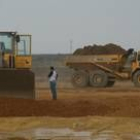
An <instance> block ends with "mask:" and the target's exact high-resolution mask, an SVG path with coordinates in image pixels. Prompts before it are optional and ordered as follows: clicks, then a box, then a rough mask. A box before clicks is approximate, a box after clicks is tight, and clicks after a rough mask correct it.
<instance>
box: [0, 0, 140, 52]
mask: <svg viewBox="0 0 140 140" xmlns="http://www.w3.org/2000/svg"><path fill="white" fill-rule="evenodd" d="M0 30H14V31H18V32H20V33H30V34H32V38H33V46H32V47H33V49H32V52H33V53H69V52H70V40H73V43H72V50H73V51H74V50H75V49H76V48H80V47H83V46H84V45H90V44H102V45H104V44H107V43H116V44H118V45H121V46H122V47H124V48H126V49H128V48H130V47H133V48H135V49H137V50H138V49H140V0H0Z"/></svg>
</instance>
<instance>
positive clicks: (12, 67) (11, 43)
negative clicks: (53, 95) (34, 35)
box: [0, 31, 35, 99]
mask: <svg viewBox="0 0 140 140" xmlns="http://www.w3.org/2000/svg"><path fill="white" fill-rule="evenodd" d="M31 68H32V55H31V35H29V34H18V33H17V32H15V31H0V97H9V98H11V97H13V98H28V99H34V98H35V74H34V73H33V71H32V70H31Z"/></svg>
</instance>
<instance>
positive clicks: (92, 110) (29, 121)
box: [0, 82, 140, 140]
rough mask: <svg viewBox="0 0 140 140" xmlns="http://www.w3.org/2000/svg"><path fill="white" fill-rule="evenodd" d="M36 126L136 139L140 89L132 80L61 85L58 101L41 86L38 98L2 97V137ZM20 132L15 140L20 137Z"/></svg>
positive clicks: (120, 139)
mask: <svg viewBox="0 0 140 140" xmlns="http://www.w3.org/2000/svg"><path fill="white" fill-rule="evenodd" d="M60 84H61V83H60ZM37 128H43V129H46V128H49V129H58V130H60V129H64V130H63V131H64V132H65V129H66V130H67V128H69V129H72V130H74V131H75V132H80V131H87V132H91V137H92V138H91V139H94V140H96V139H97V138H100V137H101V138H100V139H98V140H103V137H104V139H105V138H106V139H109V138H110V139H113V140H126V139H130V140H137V139H138V138H139V136H140V89H139V88H135V87H134V86H133V85H132V84H131V83H130V82H128V83H127V82H118V83H117V84H116V85H115V86H114V87H112V88H105V89H104V88H103V89H93V88H91V87H88V88H84V89H83V88H76V89H75V88H59V89H58V100H55V101H54V100H52V99H51V93H50V90H49V88H39V87H38V88H37V89H36V100H31V99H11V98H8V99H7V98H0V132H1V133H0V136H1V135H4V134H6V135H9V134H10V133H11V132H12V136H14V135H13V134H16V133H17V131H23V130H24V131H25V130H28V131H31V130H33V129H37ZM58 130H57V132H58ZM7 132H8V133H7ZM24 133H25V132H24ZM21 134H22V133H20V135H21ZM64 134H65V133H64ZM20 135H18V136H19V137H18V138H16V137H17V135H16V136H15V140H16V139H17V140H20V139H21V137H20ZM24 135H25V136H27V134H26V133H25V134H24ZM51 135H52V134H51ZM21 136H22V138H23V135H21ZM93 137H94V138H93ZM83 138H84V136H83ZM9 139H10V138H9ZM56 139H57V138H55V140H56ZM61 139H62V138H61ZM80 139H81V138H80ZM21 140H22V139H21ZM27 140H28V139H27ZM65 140H69V139H68V138H66V139H65ZM85 140H86V139H85ZM87 140H89V139H87Z"/></svg>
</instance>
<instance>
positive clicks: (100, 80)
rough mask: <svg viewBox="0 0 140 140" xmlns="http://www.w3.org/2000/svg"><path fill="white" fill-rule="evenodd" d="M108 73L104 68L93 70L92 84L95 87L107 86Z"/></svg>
mask: <svg viewBox="0 0 140 140" xmlns="http://www.w3.org/2000/svg"><path fill="white" fill-rule="evenodd" d="M107 84H108V75H107V73H106V72H104V71H102V70H97V71H93V72H92V73H91V75H90V85H91V86H93V87H106V86H107Z"/></svg>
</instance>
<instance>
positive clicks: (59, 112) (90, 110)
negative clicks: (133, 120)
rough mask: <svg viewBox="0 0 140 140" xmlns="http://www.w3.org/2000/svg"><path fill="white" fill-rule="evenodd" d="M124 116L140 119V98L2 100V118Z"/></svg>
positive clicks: (0, 109) (0, 102)
mask: <svg viewBox="0 0 140 140" xmlns="http://www.w3.org/2000/svg"><path fill="white" fill-rule="evenodd" d="M89 115H91V116H94V115H95V116H123V117H140V96H121V98H120V97H119V96H117V97H105V98H103V97H101V98H99V97H95V98H93V99H91V98H89V99H73V100H71V99H67V100H56V101H51V100H42V101H35V100H30V99H28V100H27V99H10V98H9V99H7V98H0V117H9V116H53V117H54V116H55V117H80V116H89Z"/></svg>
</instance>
